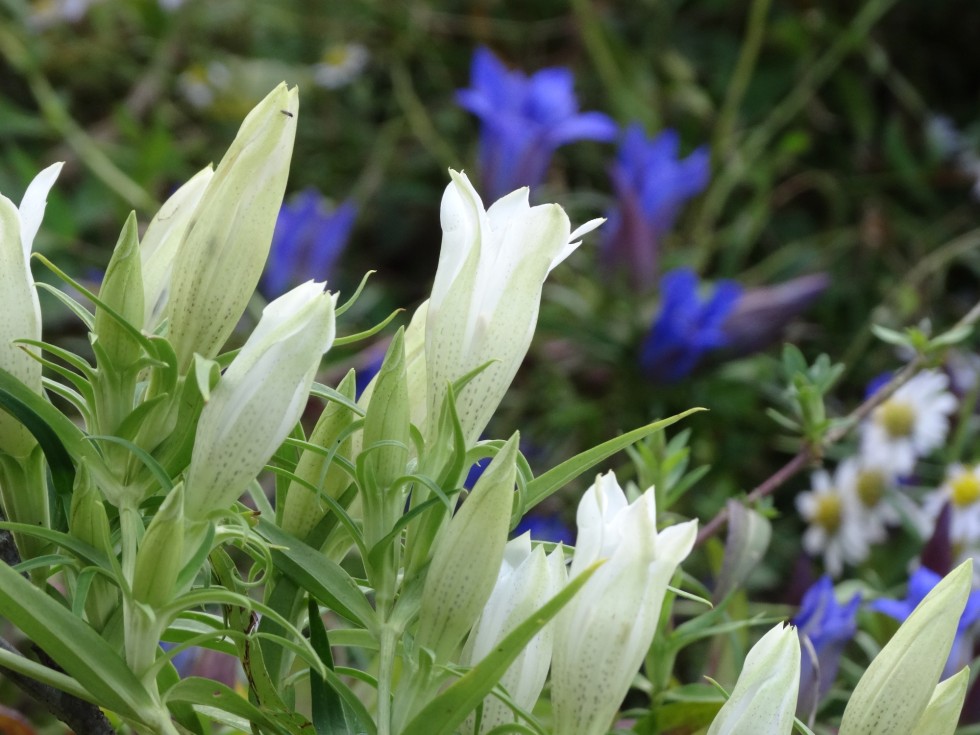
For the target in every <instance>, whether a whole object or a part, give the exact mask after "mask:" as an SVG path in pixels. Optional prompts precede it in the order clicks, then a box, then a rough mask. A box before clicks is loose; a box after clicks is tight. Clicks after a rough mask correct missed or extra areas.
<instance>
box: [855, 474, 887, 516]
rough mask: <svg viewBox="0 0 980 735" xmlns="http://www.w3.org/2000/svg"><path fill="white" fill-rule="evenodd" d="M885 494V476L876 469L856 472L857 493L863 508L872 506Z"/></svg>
mask: <svg viewBox="0 0 980 735" xmlns="http://www.w3.org/2000/svg"><path fill="white" fill-rule="evenodd" d="M884 494H885V476H884V475H883V474H882V473H880V472H878V471H877V470H863V471H862V472H860V473H858V478H857V495H858V497H859V498H860V499H861V504H862V505H864V507H865V508H874V507H875V506H876V505H878V503H880V502H881V498H882V496H883V495H884Z"/></svg>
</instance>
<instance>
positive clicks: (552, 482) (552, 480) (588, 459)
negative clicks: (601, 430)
mask: <svg viewBox="0 0 980 735" xmlns="http://www.w3.org/2000/svg"><path fill="white" fill-rule="evenodd" d="M704 410H705V409H703V408H689V409H688V410H687V411H684V412H683V413H679V414H676V415H675V416H671V417H670V418H666V419H661V420H660V421H654V422H653V423H652V424H647V425H646V426H641V427H640V428H638V429H633V431H628V432H626V433H625V434H623V435H622V436H617V437H616V438H615V439H610V440H609V441H606V442H603V443H602V444H600V445H599V446H597V447H593V448H592V449H587V450H586V451H584V452H582V453H581V454H577V455H575V456H574V457H572V458H571V459H568V460H565V461H564V462H562V463H561V464H560V465H558V466H557V467H555V468H553V469H550V470H548V471H547V472H545V473H544V474H542V475H539V476H538V477H535V478H534V479H533V480H531V482H529V483H528V484H527V502H526V506H525V508H524V511H525V512H527V511H528V510H530V509H531V508H533V507H534V506H535V505H537V504H538V503H540V502H541V501H542V500H544V499H545V498H547V497H548V496H549V495H551V494H552V493H554V492H556V491H558V490H560V489H561V488H563V487H564V486H565V485H567V484H568V483H569V482H571V481H572V480H574V479H575V478H576V477H578V476H579V475H581V474H582V473H583V472H585V471H586V470H588V469H590V468H592V467H595V466H596V465H597V464H599V463H600V462H601V461H602V460H604V459H606V458H607V457H610V456H612V455H613V454H615V453H616V452H618V451H620V450H622V449H625V448H626V447H628V446H629V445H631V444H633V443H634V442H638V441H639V440H640V439H643V438H644V437H647V436H649V435H650V434H653V433H654V432H656V431H660V430H661V429H664V428H666V427H668V426H670V425H671V424H674V423H677V422H678V421H680V420H681V419H682V418H685V417H687V416H690V415H691V414H692V413H697V412H699V411H704Z"/></svg>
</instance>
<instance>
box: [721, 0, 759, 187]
mask: <svg viewBox="0 0 980 735" xmlns="http://www.w3.org/2000/svg"><path fill="white" fill-rule="evenodd" d="M771 4H772V0H753V2H752V7H751V8H750V10H749V20H748V25H747V26H746V29H745V40H744V41H742V48H741V51H740V52H739V56H738V62H736V64H735V70H734V71H733V72H732V76H731V79H730V80H729V82H728V89H727V90H726V92H725V101H724V102H723V103H722V106H721V110H720V111H719V112H718V123H717V125H715V135H714V140H713V141H712V143H711V157H712V159H714V160H713V163H714V168H715V169H716V170H717V169H718V168H720V166H721V165H723V164H724V161H725V159H727V158H728V153H729V150H728V149H729V147H730V146H731V138H732V131H733V129H734V127H735V119H736V117H737V115H738V109H739V107H740V106H741V104H742V98H743V97H745V90H746V89H748V86H749V82H750V81H751V80H752V74H753V72H754V71H755V64H756V61H757V60H758V58H759V49H760V48H761V47H762V40H763V38H764V37H765V31H766V17H767V16H768V15H769V6H770V5H771Z"/></svg>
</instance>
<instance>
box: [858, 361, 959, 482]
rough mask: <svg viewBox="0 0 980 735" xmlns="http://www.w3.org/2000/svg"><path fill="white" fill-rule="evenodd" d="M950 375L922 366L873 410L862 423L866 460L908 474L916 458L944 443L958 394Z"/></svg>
mask: <svg viewBox="0 0 980 735" xmlns="http://www.w3.org/2000/svg"><path fill="white" fill-rule="evenodd" d="M948 385H949V379H948V378H947V377H946V375H945V374H944V373H941V372H939V371H938V370H923V371H922V372H921V373H919V374H918V375H916V376H915V377H914V378H912V379H911V380H910V381H909V382H908V383H906V384H905V385H903V386H902V387H901V388H899V389H898V390H897V391H895V393H894V394H893V395H892V396H891V397H890V398H889V399H888V400H886V401H885V402H884V403H882V404H881V405H880V406H878V407H877V408H876V409H875V410H874V411H872V412H871V416H869V417H868V419H867V421H866V422H865V423H864V424H862V427H861V454H862V455H863V457H864V459H865V461H866V462H868V463H869V464H872V465H875V466H883V467H888V468H889V469H891V471H892V472H894V473H895V475H898V476H901V475H906V474H908V473H910V472H911V471H912V469H913V468H914V467H915V462H916V460H917V459H919V458H920V457H924V456H925V455H927V454H929V453H930V452H931V451H933V450H934V449H936V448H937V447H939V446H941V445H942V443H943V442H944V441H945V440H946V433H947V432H948V431H949V415H950V414H951V413H953V412H954V411H955V410H956V398H954V397H953V394H952V393H950V392H949V391H948V390H947V386H948Z"/></svg>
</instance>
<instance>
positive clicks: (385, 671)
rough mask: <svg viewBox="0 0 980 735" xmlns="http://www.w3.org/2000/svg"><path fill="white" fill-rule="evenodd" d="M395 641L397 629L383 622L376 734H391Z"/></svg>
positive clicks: (379, 655) (396, 640)
mask: <svg viewBox="0 0 980 735" xmlns="http://www.w3.org/2000/svg"><path fill="white" fill-rule="evenodd" d="M397 642H398V631H397V630H395V628H394V627H393V626H392V625H391V624H390V623H385V624H383V625H382V627H381V639H380V641H379V643H380V648H379V654H378V657H379V662H378V735H391V691H392V685H391V684H392V682H391V680H392V677H393V675H394V672H395V646H396V644H397Z"/></svg>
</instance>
